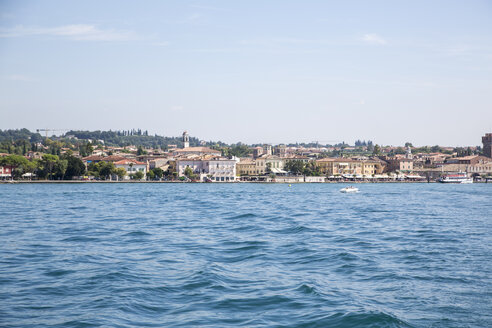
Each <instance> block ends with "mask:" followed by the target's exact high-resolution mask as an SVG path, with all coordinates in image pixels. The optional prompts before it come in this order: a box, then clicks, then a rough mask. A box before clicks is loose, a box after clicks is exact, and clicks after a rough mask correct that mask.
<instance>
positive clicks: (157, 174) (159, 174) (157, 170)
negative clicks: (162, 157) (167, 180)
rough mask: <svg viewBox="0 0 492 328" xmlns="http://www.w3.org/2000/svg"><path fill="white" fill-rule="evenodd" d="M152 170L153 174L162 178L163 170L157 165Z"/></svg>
mask: <svg viewBox="0 0 492 328" xmlns="http://www.w3.org/2000/svg"><path fill="white" fill-rule="evenodd" d="M152 171H154V174H155V176H156V177H158V178H159V179H162V177H163V176H164V171H163V170H162V169H161V168H159V167H156V168H154V169H153V170H152Z"/></svg>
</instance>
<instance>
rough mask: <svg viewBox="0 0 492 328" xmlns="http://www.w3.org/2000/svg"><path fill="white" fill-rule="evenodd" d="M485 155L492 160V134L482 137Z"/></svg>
mask: <svg viewBox="0 0 492 328" xmlns="http://www.w3.org/2000/svg"><path fill="white" fill-rule="evenodd" d="M482 144H483V155H484V156H485V157H489V158H492V133H486V134H485V135H484V136H483V137H482Z"/></svg>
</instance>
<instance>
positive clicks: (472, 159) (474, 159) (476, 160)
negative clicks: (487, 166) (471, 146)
mask: <svg viewBox="0 0 492 328" xmlns="http://www.w3.org/2000/svg"><path fill="white" fill-rule="evenodd" d="M490 160H491V159H490V158H489V157H485V156H479V155H471V156H464V157H456V158H453V162H455V161H456V162H457V164H473V165H474V164H480V163H488V162H489V161H490ZM448 163H451V161H448Z"/></svg>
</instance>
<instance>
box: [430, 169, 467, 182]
mask: <svg viewBox="0 0 492 328" xmlns="http://www.w3.org/2000/svg"><path fill="white" fill-rule="evenodd" d="M437 181H439V182H441V183H473V178H469V177H468V176H467V175H466V173H464V172H459V173H455V174H446V175H443V176H442V177H440V178H439V179H438V180H437Z"/></svg>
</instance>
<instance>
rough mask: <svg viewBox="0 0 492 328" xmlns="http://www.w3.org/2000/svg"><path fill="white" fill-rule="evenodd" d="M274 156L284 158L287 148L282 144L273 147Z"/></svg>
mask: <svg viewBox="0 0 492 328" xmlns="http://www.w3.org/2000/svg"><path fill="white" fill-rule="evenodd" d="M275 155H277V156H278V157H286V156H287V147H286V146H285V145H284V144H281V145H278V146H277V147H275Z"/></svg>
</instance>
